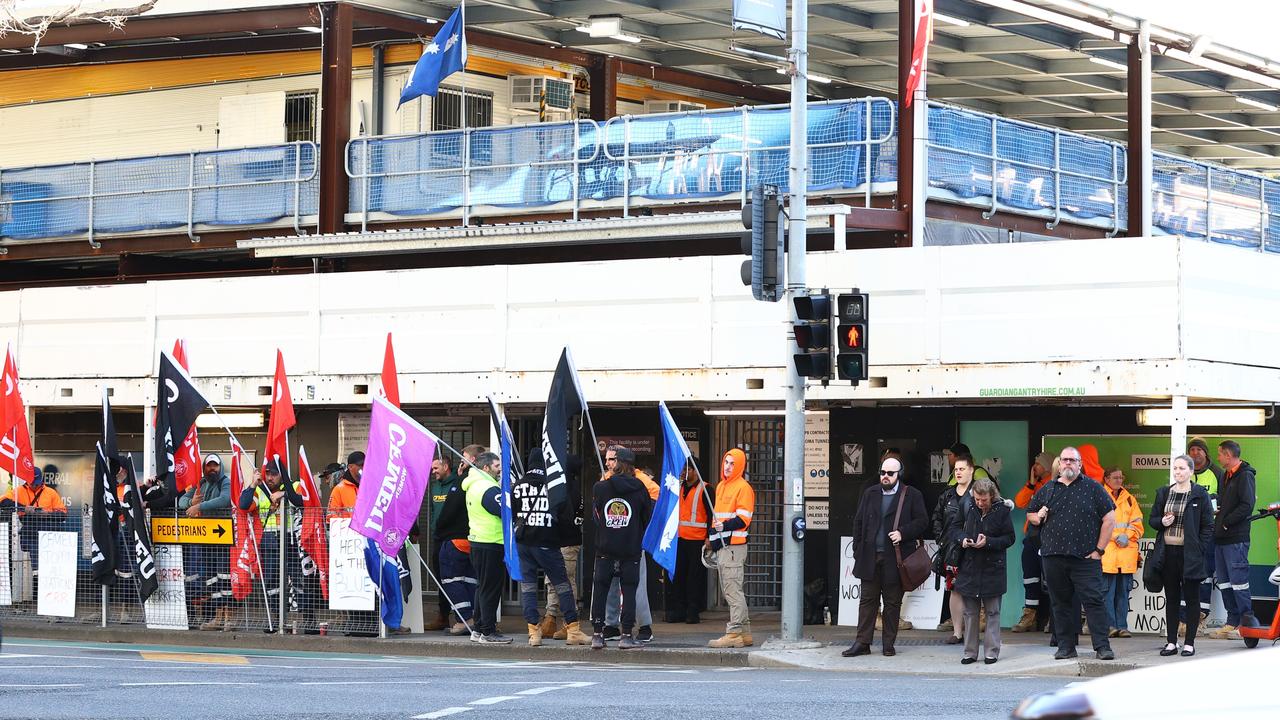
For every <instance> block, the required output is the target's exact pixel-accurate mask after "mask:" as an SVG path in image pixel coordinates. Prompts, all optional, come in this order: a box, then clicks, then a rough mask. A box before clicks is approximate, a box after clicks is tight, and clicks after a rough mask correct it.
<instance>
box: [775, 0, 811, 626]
mask: <svg viewBox="0 0 1280 720" xmlns="http://www.w3.org/2000/svg"><path fill="white" fill-rule="evenodd" d="M808 44H809V2H808V0H792V3H791V51H790V55H791V57H790V60H791V64H792V67H791V70H792V75H791V162H790V175H789V180H788V182H789V183H790V186H791V188H790V189H791V203H790V212H791V218H790V221H789V222H788V224H787V235H788V241H789V244H788V246H787V293H786V297H787V306H788V310H789V312H790V317H791V327H789V328H787V338H786V348H787V351H786V352H785V353H784V354H783V358H784V360H783V362H784V363H786V370H787V380H786V388H787V394H786V400H787V415H786V425H785V426H784V431H785V439H784V454H783V458H784V462H783V470H782V632H781V636H782V641H783V642H795V641H798V640H799V639H800V633H801V631H802V630H803V619H804V618H803V615H802V610H803V607H804V594H803V587H802V586H803V585H804V548H803V547H802V546H801V545H800V543H798V542H796V541H795V540H794V539H793V538H792V537H791V533H790V531H789V528H790V527H791V525H792V523H793V522H795V519H796V518H797V517H800V516H802V515H803V513H804V390H805V387H804V378H802V377H800V374H799V373H798V372H797V370H796V366H795V363H794V362H791V356H792V355H794V354H795V353H796V352H799V350H798V348H797V347H796V344H795V326H796V324H797V323H798V322H799V317H798V316H797V315H796V309H795V303H794V302H793V299H794V298H796V297H798V296H800V295H803V294H804V293H806V292H807V290H808V288H807V280H806V277H805V254H806V253H807V252H808V237H807V235H806V233H807V232H808V223H807V219H806V217H805V215H806V212H807V210H806V191H807V190H808V183H809V181H808V177H809V157H808V147H807V143H806V142H805V140H806V133H807V129H808V102H809V97H808V95H809V93H808V90H809V88H808V79H807V77H806V76H807V75H808V72H809V59H808Z"/></svg>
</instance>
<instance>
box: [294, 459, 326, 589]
mask: <svg viewBox="0 0 1280 720" xmlns="http://www.w3.org/2000/svg"><path fill="white" fill-rule="evenodd" d="M298 488H299V494H300V495H302V503H303V507H302V528H301V530H300V531H299V536H298V544H299V545H300V546H301V547H302V551H303V552H305V553H306V554H308V555H310V556H311V560H312V561H313V562H314V563H315V564H316V572H317V573H319V574H320V592H321V593H323V594H324V596H325V598H328V597H329V542H328V540H327V539H326V537H325V532H324V508H323V507H321V505H320V489H319V488H317V487H316V479H315V476H314V475H312V474H311V464H310V463H308V462H307V451H306V448H304V447H302V446H301V445H299V446H298Z"/></svg>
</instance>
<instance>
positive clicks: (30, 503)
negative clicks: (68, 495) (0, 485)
mask: <svg viewBox="0 0 1280 720" xmlns="http://www.w3.org/2000/svg"><path fill="white" fill-rule="evenodd" d="M5 500H9V501H11V502H12V501H13V489H12V488H10V490H9V491H8V492H6V493H5V494H4V497H3V498H0V502H3V501H5ZM17 505H18V507H19V508H23V507H27V508H32V507H33V508H36V509H37V510H42V511H44V512H60V513H65V512H66V511H67V506H66V504H65V503H63V502H62V496H61V495H59V494H58V491H57V490H54V489H53V488H50V487H49V486H47V485H41V486H39V487H38V488H32V487H31V486H30V485H21V486H19V487H18V502H17ZM18 514H19V515H22V514H23V511H22V510H19V511H18Z"/></svg>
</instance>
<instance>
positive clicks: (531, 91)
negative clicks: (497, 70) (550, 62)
mask: <svg viewBox="0 0 1280 720" xmlns="http://www.w3.org/2000/svg"><path fill="white" fill-rule="evenodd" d="M507 87H508V88H509V89H510V90H511V107H512V109H514V110H539V109H541V107H542V99H543V96H544V94H545V97H546V101H547V106H546V109H547V110H553V111H556V112H564V111H566V110H568V109H569V108H570V107H572V106H573V81H572V80H564V79H562V78H555V77H544V76H541V75H512V76H510V77H508V78H507Z"/></svg>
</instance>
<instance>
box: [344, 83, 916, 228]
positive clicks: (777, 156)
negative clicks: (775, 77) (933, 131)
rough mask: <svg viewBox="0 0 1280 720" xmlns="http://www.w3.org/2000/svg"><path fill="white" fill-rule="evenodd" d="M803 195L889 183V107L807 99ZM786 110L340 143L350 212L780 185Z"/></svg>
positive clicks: (568, 205)
mask: <svg viewBox="0 0 1280 720" xmlns="http://www.w3.org/2000/svg"><path fill="white" fill-rule="evenodd" d="M809 113H810V116H809V131H808V143H809V154H810V183H809V188H810V191H812V192H830V193H835V194H850V193H854V192H857V191H859V190H861V192H862V193H863V195H864V203H865V204H868V205H869V204H870V196H871V193H872V192H873V187H874V186H875V184H876V183H892V182H895V181H896V179H897V177H896V176H897V159H896V145H894V144H893V143H892V142H890V141H891V140H892V139H893V137H894V128H895V124H894V106H893V103H892V102H890V101H889V100H887V99H885V98H862V99H857V100H839V101H830V102H821V103H811V104H810V107H809ZM789 138H790V110H789V108H788V106H785V105H776V106H757V107H741V108H729V109H722V110H700V111H692V112H682V113H663V114H655V115H639V116H632V115H627V116H622V117H616V118H611V119H609V120H608V121H606V122H604V123H603V124H599V123H596V122H593V121H591V120H577V121H572V122H562V123H539V124H536V125H522V126H511V127H493V128H470V129H467V130H448V131H440V132H430V133H424V134H418V135H399V136H379V137H365V138H358V139H355V140H352V141H351V142H350V143H349V144H348V145H347V157H346V167H347V174H348V175H349V176H350V178H351V180H352V182H351V190H350V207H351V211H352V212H353V213H358V214H359V215H360V221H361V227H362V228H364V227H366V226H367V223H368V220H369V216H370V215H371V214H373V213H382V214H387V215H393V216H401V215H403V216H432V215H444V216H450V217H460V218H461V219H462V223H463V224H464V225H466V224H469V222H470V218H471V215H472V214H473V213H475V212H477V211H478V210H481V209H495V210H497V209H504V208H530V209H532V208H543V209H547V208H561V209H564V210H567V211H569V212H571V213H572V215H573V217H574V219H577V217H578V213H579V211H580V210H582V209H584V208H599V207H611V208H620V209H621V211H622V215H623V216H624V217H626V216H628V215H630V213H631V210H632V209H633V208H634V207H636V206H638V205H642V204H652V203H656V202H678V201H688V200H705V199H710V198H728V199H734V200H738V201H740V202H745V198H746V195H745V193H746V190H747V188H749V187H751V186H752V185H753V184H755V183H758V182H764V183H769V184H773V185H778V186H779V187H782V188H786V187H787V177H788V176H787V165H788V151H789V150H788V148H789Z"/></svg>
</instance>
